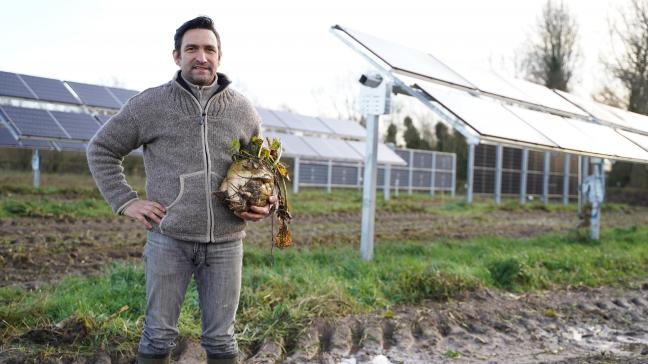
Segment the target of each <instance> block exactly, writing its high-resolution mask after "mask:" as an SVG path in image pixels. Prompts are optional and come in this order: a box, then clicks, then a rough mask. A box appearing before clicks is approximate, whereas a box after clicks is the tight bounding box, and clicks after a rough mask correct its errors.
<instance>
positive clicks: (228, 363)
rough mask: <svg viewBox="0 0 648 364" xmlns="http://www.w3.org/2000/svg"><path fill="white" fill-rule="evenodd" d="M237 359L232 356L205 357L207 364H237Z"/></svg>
mask: <svg viewBox="0 0 648 364" xmlns="http://www.w3.org/2000/svg"><path fill="white" fill-rule="evenodd" d="M237 363H238V357H236V356H234V357H231V358H210V357H209V355H208V356H207V364H237Z"/></svg>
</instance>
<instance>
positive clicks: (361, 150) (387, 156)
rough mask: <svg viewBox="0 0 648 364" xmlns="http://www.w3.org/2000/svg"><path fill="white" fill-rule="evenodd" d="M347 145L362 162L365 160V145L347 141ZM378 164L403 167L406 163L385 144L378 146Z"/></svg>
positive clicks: (364, 143)
mask: <svg viewBox="0 0 648 364" xmlns="http://www.w3.org/2000/svg"><path fill="white" fill-rule="evenodd" d="M347 143H349V145H350V146H351V147H352V148H353V149H355V151H356V152H357V153H358V154H360V157H361V158H362V160H364V158H365V153H366V148H367V143H366V142H359V141H347ZM378 163H380V164H395V165H401V166H405V165H407V162H406V161H405V160H403V158H401V157H399V156H398V154H396V153H395V152H394V151H393V150H392V149H391V148H389V147H388V146H387V145H385V144H380V143H379V144H378Z"/></svg>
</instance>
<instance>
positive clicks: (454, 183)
mask: <svg viewBox="0 0 648 364" xmlns="http://www.w3.org/2000/svg"><path fill="white" fill-rule="evenodd" d="M435 168H436V167H435ZM435 171H436V169H435ZM451 183H452V191H451V192H450V195H451V196H452V197H454V196H455V193H456V191H457V155H456V154H454V153H453V154H452V182H451Z"/></svg>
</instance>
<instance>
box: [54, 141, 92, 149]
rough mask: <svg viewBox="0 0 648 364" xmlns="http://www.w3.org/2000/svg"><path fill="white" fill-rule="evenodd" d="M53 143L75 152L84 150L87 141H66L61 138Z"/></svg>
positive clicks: (60, 147)
mask: <svg viewBox="0 0 648 364" xmlns="http://www.w3.org/2000/svg"><path fill="white" fill-rule="evenodd" d="M53 143H54V144H56V145H57V146H58V147H59V149H61V150H67V151H73V152H84V151H85V150H86V144H85V143H75V142H64V141H59V140H57V141H55V142H53Z"/></svg>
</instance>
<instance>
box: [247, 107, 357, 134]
mask: <svg viewBox="0 0 648 364" xmlns="http://www.w3.org/2000/svg"><path fill="white" fill-rule="evenodd" d="M256 109H257V112H258V113H259V116H260V117H261V120H263V126H264V128H265V129H269V130H274V131H280V132H289V133H302V134H303V133H306V134H311V135H329V136H335V137H336V138H350V139H364V138H366V135H367V132H366V131H365V129H364V128H363V127H362V126H361V125H360V124H358V123H357V122H354V121H349V120H339V119H332V118H326V117H313V116H305V115H300V114H296V113H293V112H288V111H279V110H269V109H266V108H262V107H257V108H256Z"/></svg>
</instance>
